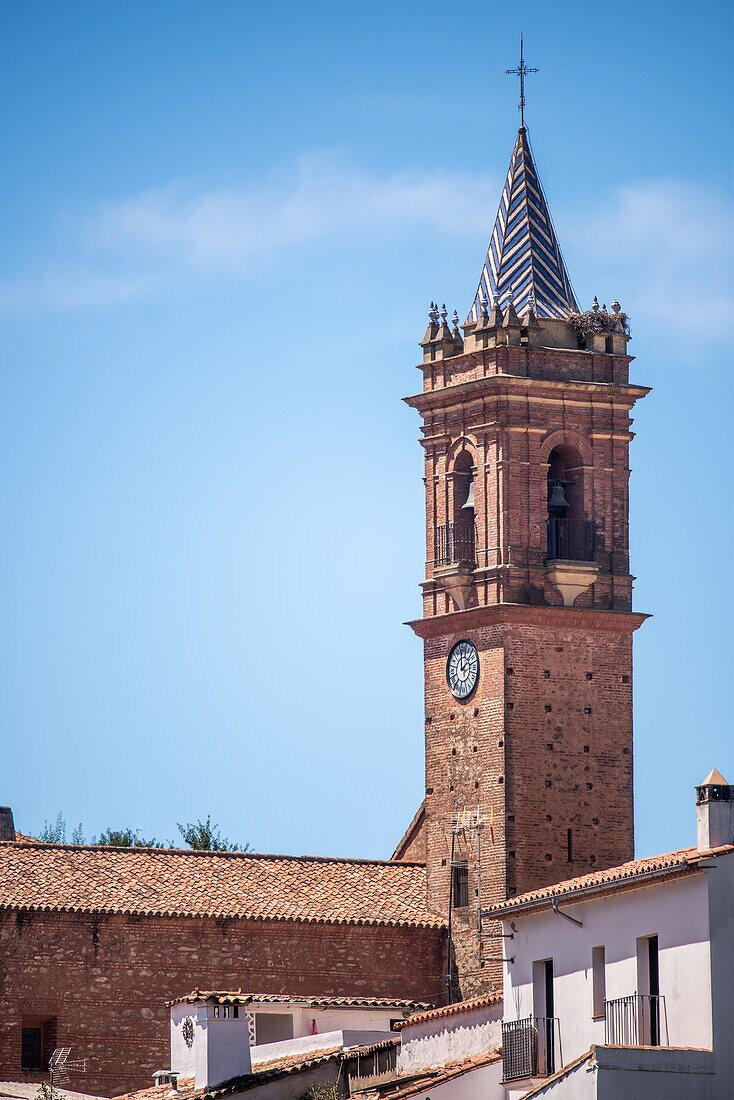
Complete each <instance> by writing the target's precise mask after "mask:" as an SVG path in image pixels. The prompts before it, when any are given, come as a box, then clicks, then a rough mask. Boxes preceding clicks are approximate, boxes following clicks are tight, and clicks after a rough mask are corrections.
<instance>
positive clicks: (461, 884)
mask: <svg viewBox="0 0 734 1100" xmlns="http://www.w3.org/2000/svg"><path fill="white" fill-rule="evenodd" d="M452 875H453V884H452V889H453V895H454V906H455V908H456V909H464V908H465V907H466V906H467V905H468V904H469V864H468V863H467V862H466V860H465V859H462V860H459V862H458V863H454V865H453V868H452Z"/></svg>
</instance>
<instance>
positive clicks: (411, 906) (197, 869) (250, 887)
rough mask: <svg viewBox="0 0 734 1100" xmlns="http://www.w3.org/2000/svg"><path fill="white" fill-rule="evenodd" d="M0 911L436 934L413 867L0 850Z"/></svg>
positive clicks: (26, 847)
mask: <svg viewBox="0 0 734 1100" xmlns="http://www.w3.org/2000/svg"><path fill="white" fill-rule="evenodd" d="M0 908H14V909H32V910H65V911H69V912H91V911H99V912H107V913H131V914H139V915H150V916H195V917H201V916H208V917H235V918H242V919H248V920H297V921H307V922H318V923H328V924H338V923H348V924H402V925H414V926H416V925H423V926H428V927H436V928H438V927H442V926H443V923H444V922H443V921H442V920H441V918H439V917H437V916H436V915H435V914H432V913H430V912H429V911H428V908H427V905H426V869H425V866H423V864H417V863H392V862H389V861H381V860H379V861H378V860H367V859H328V858H325V857H320V856H270V855H256V854H254V853H250V852H196V851H179V850H177V849H163V848H108V847H92V846H81V845H67V844H40V843H32V844H27V843H18V842H14V841H6V842H0Z"/></svg>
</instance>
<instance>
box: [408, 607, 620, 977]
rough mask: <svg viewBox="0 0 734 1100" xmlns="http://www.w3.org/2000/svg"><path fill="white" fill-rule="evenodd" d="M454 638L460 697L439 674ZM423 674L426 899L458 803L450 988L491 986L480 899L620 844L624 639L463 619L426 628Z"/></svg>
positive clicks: (593, 862) (444, 901) (436, 884)
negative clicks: (460, 645) (460, 891)
mask: <svg viewBox="0 0 734 1100" xmlns="http://www.w3.org/2000/svg"><path fill="white" fill-rule="evenodd" d="M528 614H529V615H532V612H530V611H529V612H528ZM541 614H542V613H541ZM479 615H480V616H481V612H480V613H479ZM539 617H540V614H539ZM461 638H467V639H468V640H470V641H471V642H473V643H474V645H476V647H477V649H478V651H479V660H480V676H479V682H478V684H477V687H476V689H475V691H474V693H473V694H472V696H471V697H470V698H469V699H468V700H466V701H465V702H458V701H457V700H456V699H454V697H453V696H452V695H451V693H450V691H449V689H448V685H447V683H446V660H447V657H448V654H449V652H450V650H451V647H452V646H453V645H454V643H455V642H456V641H458V640H459V639H461ZM425 672H426V840H427V869H428V888H429V895H428V900H429V905H430V907H431V908H432V909H434V910H435V911H436V912H439V913H443V914H447V913H448V903H449V868H450V863H451V835H452V831H453V827H454V825H455V823H456V822H457V820H458V821H460V820H462V819H463V818H464V816H465V815H466V820H467V822H468V823H469V824H468V825H467V827H466V829H465V830H463V831H462V832H460V833H459V834H458V835H457V837H456V840H455V851H454V859H455V861H458V860H466V861H467V863H468V869H469V906H468V907H467V908H466V909H459V910H457V909H454V911H453V913H452V941H453V949H454V954H455V970H456V987H455V990H454V992H455V993H461V995H463V996H464V997H466V996H474V995H476V994H477V993H481V992H485V991H488V990H492V989H498V988H501V984H500V983H501V967H500V964H499V963H498V962H497V961H492V960H496V959H497V958H498V957H499V956H500V955H501V953H502V949H501V947H500V945H501V943H502V941H501V940H498V939H497V938H496V933H497V932H499V931H500V929H499V927H498V926H497V925H492V924H489V923H488V922H487V921H486V920H485V921H484V922H483V923H484V929H483V931H484V933H485V935H484V938H483V940H482V947H481V950H480V936H479V929H478V925H479V917H478V909H479V907H480V905H479V903H480V902H481V907H483V908H486V907H487V906H488V905H489V904H491V903H492V902H495V901H500V900H504V899H505V897H508V896H510V895H512V894H516V893H522V892H524V891H525V890H530V889H533V888H535V887H540V886H545V885H548V884H550V883H553V882H557V881H559V880H561V879H564V878H571V877H573V876H575V875H581V874H585V873H587V872H588V871H592V870H594V869H597V870H598V869H600V868H602V867H610V866H614V865H616V864H618V863H623V862H625V861H626V860H628V859H631V858H632V856H633V854H634V852H633V802H632V797H633V795H632V791H633V788H632V637H631V634H630V633H627V632H624V631H618V630H603V629H601V628H592V627H586V628H582V627H581V625H580V624H579V626H575V627H574V628H573V629H570V628H565V629H564V628H561V627H555V626H554V627H550V626H547V625H542V623H540V622H539V623H538V624H537V625H530V624H527V625H523V624H518V623H496V624H494V625H492V626H486V627H481V626H480V627H476V626H475V627H472V628H471V629H461V630H459V631H457V632H456V633H452V634H440V635H436V636H432V637H429V638H427V639H426V641H425ZM475 812H478V814H479V817H480V819H481V820H482V821H483V822H484V826H483V828H482V830H481V837H480V849H481V851H480V862H479V867H478V864H477V853H478V850H477V831H476V830H475V829H473V828H471V827H470V826H471V821H472V813H475ZM490 822H492V823H493V824H492V828H491V830H490V827H489V824H490ZM569 829H570V830H571V848H570V856H571V858H570V859H569V838H568V830H569Z"/></svg>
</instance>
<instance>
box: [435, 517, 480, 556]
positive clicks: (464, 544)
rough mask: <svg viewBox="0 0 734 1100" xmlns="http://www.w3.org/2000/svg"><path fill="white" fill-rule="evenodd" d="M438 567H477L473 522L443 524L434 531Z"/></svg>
mask: <svg viewBox="0 0 734 1100" xmlns="http://www.w3.org/2000/svg"><path fill="white" fill-rule="evenodd" d="M433 545H434V549H435V561H436V565H439V566H443V565H470V566H474V565H476V528H475V524H474V523H473V521H469V522H467V521H460V522H458V523H442V524H440V525H438V526H437V527H436V528H435V529H434V543H433Z"/></svg>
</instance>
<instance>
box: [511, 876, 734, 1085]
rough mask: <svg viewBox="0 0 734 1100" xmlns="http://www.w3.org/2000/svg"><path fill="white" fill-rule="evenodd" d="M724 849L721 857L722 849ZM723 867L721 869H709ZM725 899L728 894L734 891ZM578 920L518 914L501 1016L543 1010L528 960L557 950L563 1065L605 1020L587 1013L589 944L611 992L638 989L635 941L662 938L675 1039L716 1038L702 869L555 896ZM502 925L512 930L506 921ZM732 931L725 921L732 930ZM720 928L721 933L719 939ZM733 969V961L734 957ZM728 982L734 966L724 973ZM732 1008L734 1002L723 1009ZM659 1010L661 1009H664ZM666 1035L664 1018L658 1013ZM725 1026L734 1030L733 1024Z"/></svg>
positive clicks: (676, 1042)
mask: <svg viewBox="0 0 734 1100" xmlns="http://www.w3.org/2000/svg"><path fill="white" fill-rule="evenodd" d="M725 858H726V857H725ZM710 874H711V875H719V876H720V878H722V877H723V876H722V875H721V872H720V871H718V870H717V871H713V872H710ZM728 896H729V898H731V897H732V896H734V895H733V894H732V893H731V892H730V893H729V895H728ZM560 908H561V909H562V910H563V911H564V912H567V913H569V914H571V916H574V917H576V919H577V920H580V921H582V922H583V927H581V928H579V927H577V926H576V925H575V924H572V923H571V922H570V921H568V920H565V919H564V918H563V917H562V916H559V915H557V914H555V913H553V912H547V911H546V912H542V913H537V914H527V915H523V914H518V915H516V916H515V917H514V918H513V920H514V923H515V926H516V928H517V932H516V933H515V936H514V939H512V940H505V943H506V944H507V945H508V948H509V950H508V955H512V956H514V958H515V962H514V963H505V964H504V999H505V1003H504V1018H505V1019H506V1020H517V1019H522V1018H523V1017H524V1016H531V1015H544V1013H543V1012H537V1011H536V1010H534V1006H533V962H534V961H535V960H538V959H547V958H552V959H553V971H554V981H553V985H554V998H555V1015H556V1016H557V1017H558V1018H559V1020H560V1047H558V1046H557V1049H556V1065H557V1066H558V1067H559V1068H560V1066H561V1065H565V1064H567V1063H568V1062H570V1061H572V1060H573V1059H574V1058H576V1057H577V1056H578V1055H580V1054H582V1053H583V1052H584V1051H586V1050H588V1049H589V1047H590V1046H591V1045H592V1043H604V1020H603V1019H599V1020H594V1019H592V1005H593V983H592V970H591V959H592V948H594V947H599V946H602V945H603V946H604V948H605V954H606V968H605V970H606V996H607V999H608V1000H612V999H614V998H617V997H624V996H628V995H629V994H631V993H635V992H637V991H638V978H637V940H638V937H640V936H649V935H655V934H657V936H658V937H659V961H660V992H661V994H662V995H663V996H664V997H665V1002H666V1008H667V1024H668V1041H669V1043H670V1045H671V1046H693V1047H708V1048H710V1047H711V1045H712V1037H713V1030H712V1012H711V962H710V949H709V900H708V881H707V874H706V873H705V872H701V873H700V874H696V875H693V876H691V877H690V878H685V879H681V880H678V881H675V880H674V881H670V882H667V883H657V884H656V883H648V884H647V885H646V886H641V887H640V888H639V889H636V890H625V891H624V892H621V893H619V894H617V895H612V896H610V897H606V898H598V899H592V898H589V899H587V900H584V901H579V902H577V903H575V904H568V903H566V904H563V903H561V904H560ZM504 930H505V932H510V931H511V927H510V923H509V922H505V926H504ZM729 932H731V929H729ZM725 938H726V933H723V934H722V939H725ZM732 969H734V963H733V964H732ZM728 978H729V989H731V988H732V981H731V980H732V978H734V973H729V975H728ZM729 1014H730V1016H734V1008H732V1007H730V1009H729ZM661 1015H662V1013H661ZM731 1022H732V1023H734V1020H732V1021H731ZM661 1030H662V1038H663V1041H665V1040H666V1030H665V1020H664V1018H663V1019H661ZM729 1034H732V1032H731V1031H730V1032H729Z"/></svg>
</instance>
